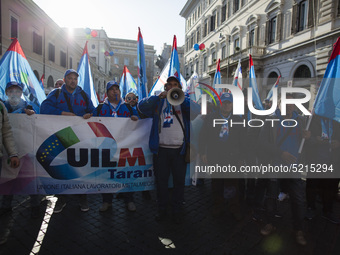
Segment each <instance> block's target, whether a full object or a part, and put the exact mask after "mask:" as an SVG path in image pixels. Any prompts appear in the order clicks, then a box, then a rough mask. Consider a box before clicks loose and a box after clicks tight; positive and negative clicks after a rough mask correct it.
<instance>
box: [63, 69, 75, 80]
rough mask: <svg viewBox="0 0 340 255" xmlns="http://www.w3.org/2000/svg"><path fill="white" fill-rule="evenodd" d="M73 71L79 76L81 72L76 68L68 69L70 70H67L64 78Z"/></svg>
mask: <svg viewBox="0 0 340 255" xmlns="http://www.w3.org/2000/svg"><path fill="white" fill-rule="evenodd" d="M71 73H74V74H76V75H77V76H79V74H78V73H77V71H76V70H74V69H68V70H66V72H65V74H64V78H66V76H67V75H69V74H71Z"/></svg>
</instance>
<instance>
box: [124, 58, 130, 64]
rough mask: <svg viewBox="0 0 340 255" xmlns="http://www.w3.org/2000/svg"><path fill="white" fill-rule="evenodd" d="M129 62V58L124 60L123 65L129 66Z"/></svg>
mask: <svg viewBox="0 0 340 255" xmlns="http://www.w3.org/2000/svg"><path fill="white" fill-rule="evenodd" d="M129 62H130V61H129V58H124V65H126V66H127V65H129Z"/></svg>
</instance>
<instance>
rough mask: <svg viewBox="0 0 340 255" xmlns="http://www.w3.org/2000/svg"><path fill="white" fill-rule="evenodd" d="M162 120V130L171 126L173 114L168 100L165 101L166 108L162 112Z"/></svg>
mask: <svg viewBox="0 0 340 255" xmlns="http://www.w3.org/2000/svg"><path fill="white" fill-rule="evenodd" d="M163 118H164V122H163V128H168V127H170V126H171V124H172V123H173V122H174V121H173V112H172V106H171V104H170V103H169V102H168V100H166V107H165V108H164V110H163Z"/></svg>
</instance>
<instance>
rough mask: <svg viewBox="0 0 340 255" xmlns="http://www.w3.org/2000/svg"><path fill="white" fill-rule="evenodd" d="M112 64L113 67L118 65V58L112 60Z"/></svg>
mask: <svg viewBox="0 0 340 255" xmlns="http://www.w3.org/2000/svg"><path fill="white" fill-rule="evenodd" d="M113 63H114V64H115V65H118V64H119V58H118V57H114V58H113Z"/></svg>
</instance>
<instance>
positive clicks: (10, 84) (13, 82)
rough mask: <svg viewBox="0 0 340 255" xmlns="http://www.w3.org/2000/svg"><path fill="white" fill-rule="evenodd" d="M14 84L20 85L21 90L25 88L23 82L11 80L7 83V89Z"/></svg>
mask: <svg viewBox="0 0 340 255" xmlns="http://www.w3.org/2000/svg"><path fill="white" fill-rule="evenodd" d="M12 86H17V87H19V88H20V89H21V90H23V85H22V84H21V83H17V82H16V81H10V82H9V83H7V85H6V90H7V89H8V88H10V87H12Z"/></svg>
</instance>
